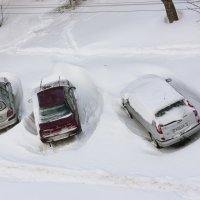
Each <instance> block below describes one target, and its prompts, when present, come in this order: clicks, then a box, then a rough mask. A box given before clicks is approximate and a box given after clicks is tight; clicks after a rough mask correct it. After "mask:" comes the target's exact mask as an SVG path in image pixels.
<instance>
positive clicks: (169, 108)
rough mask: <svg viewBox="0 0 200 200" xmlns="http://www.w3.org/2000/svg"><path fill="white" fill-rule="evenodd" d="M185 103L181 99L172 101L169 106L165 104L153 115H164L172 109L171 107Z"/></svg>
mask: <svg viewBox="0 0 200 200" xmlns="http://www.w3.org/2000/svg"><path fill="white" fill-rule="evenodd" d="M184 105H185V102H184V101H183V100H181V101H177V102H176V103H173V104H171V105H170V106H167V107H166V108H164V109H162V110H160V111H158V112H157V113H156V114H155V116H156V117H162V116H163V115H165V113H166V112H168V111H170V110H172V109H173V108H177V107H180V106H184Z"/></svg>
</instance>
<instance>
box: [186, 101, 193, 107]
mask: <svg viewBox="0 0 200 200" xmlns="http://www.w3.org/2000/svg"><path fill="white" fill-rule="evenodd" d="M187 105H188V106H190V107H191V108H194V106H193V105H192V103H191V102H190V101H188V100H187Z"/></svg>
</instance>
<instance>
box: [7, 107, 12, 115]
mask: <svg viewBox="0 0 200 200" xmlns="http://www.w3.org/2000/svg"><path fill="white" fill-rule="evenodd" d="M12 115H13V110H12V109H11V108H10V109H9V110H8V111H7V117H11V116H12Z"/></svg>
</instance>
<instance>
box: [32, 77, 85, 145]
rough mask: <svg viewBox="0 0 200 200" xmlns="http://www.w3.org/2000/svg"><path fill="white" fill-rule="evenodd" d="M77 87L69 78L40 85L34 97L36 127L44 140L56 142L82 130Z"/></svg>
mask: <svg viewBox="0 0 200 200" xmlns="http://www.w3.org/2000/svg"><path fill="white" fill-rule="evenodd" d="M74 90H75V87H74V86H73V85H72V84H71V83H70V82H69V81H68V80H59V81H55V82H51V83H48V84H45V85H43V86H40V87H39V88H37V89H36V91H35V95H34V97H33V106H34V117H35V122H36V127H37V130H38V132H39V135H40V139H41V141H42V142H44V143H45V142H48V143H51V142H54V141H58V140H62V139H65V138H68V137H70V136H73V135H76V134H78V133H80V132H81V124H80V120H79V113H78V108H77V103H76V98H75V95H74Z"/></svg>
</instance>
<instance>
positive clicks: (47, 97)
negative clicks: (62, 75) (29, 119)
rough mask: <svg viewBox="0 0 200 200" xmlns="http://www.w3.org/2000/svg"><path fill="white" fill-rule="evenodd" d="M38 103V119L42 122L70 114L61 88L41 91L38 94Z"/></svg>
mask: <svg viewBox="0 0 200 200" xmlns="http://www.w3.org/2000/svg"><path fill="white" fill-rule="evenodd" d="M38 101H39V107H40V119H41V120H43V121H49V120H55V119H58V118H61V117H63V116H65V115H68V114H70V113H71V110H70V108H69V106H68V104H67V102H66V101H65V97H64V88H63V87H62V86H59V87H54V88H50V89H47V90H43V91H41V92H40V93H38Z"/></svg>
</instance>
